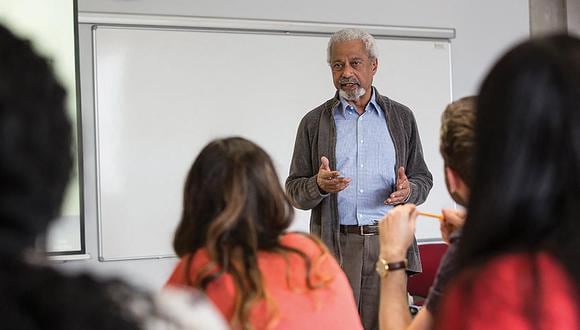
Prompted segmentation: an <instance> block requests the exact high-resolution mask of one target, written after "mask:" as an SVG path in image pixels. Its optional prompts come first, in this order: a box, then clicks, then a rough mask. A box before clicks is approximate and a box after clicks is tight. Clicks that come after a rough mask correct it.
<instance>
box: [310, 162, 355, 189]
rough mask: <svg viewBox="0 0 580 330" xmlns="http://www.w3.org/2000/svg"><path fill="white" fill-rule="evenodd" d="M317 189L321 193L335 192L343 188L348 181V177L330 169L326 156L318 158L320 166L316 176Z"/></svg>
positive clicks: (346, 185)
mask: <svg viewBox="0 0 580 330" xmlns="http://www.w3.org/2000/svg"><path fill="white" fill-rule="evenodd" d="M316 183H317V184H318V189H320V192H322V193H335V192H339V191H341V190H344V189H345V188H346V187H348V184H349V183H350V178H345V177H341V176H340V173H339V172H338V171H331V170H330V166H329V164H328V158H326V157H324V156H322V157H321V158H320V168H319V169H318V175H317V176H316Z"/></svg>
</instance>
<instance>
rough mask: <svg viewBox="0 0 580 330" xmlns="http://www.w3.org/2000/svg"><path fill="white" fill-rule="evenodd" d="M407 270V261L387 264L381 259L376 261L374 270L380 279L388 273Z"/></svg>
mask: <svg viewBox="0 0 580 330" xmlns="http://www.w3.org/2000/svg"><path fill="white" fill-rule="evenodd" d="M399 269H407V259H405V260H402V261H396V262H387V261H386V260H385V259H383V258H379V260H377V265H376V270H377V273H379V276H380V277H385V276H387V274H388V273H389V272H390V271H393V270H399Z"/></svg>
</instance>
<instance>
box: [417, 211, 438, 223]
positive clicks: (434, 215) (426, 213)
mask: <svg viewBox="0 0 580 330" xmlns="http://www.w3.org/2000/svg"><path fill="white" fill-rule="evenodd" d="M418 213H419V215H423V216H426V217H431V218H436V219H439V221H443V215H442V214H436V213H431V212H422V211H419V212H418Z"/></svg>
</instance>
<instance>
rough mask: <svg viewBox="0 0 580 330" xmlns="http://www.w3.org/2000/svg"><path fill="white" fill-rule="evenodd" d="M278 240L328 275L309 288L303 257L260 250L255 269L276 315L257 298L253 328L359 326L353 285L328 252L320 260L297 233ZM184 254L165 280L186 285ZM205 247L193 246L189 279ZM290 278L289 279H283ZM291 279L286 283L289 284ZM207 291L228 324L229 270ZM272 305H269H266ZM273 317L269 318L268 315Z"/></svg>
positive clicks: (201, 261)
mask: <svg viewBox="0 0 580 330" xmlns="http://www.w3.org/2000/svg"><path fill="white" fill-rule="evenodd" d="M280 243H281V244H282V245H284V246H288V247H293V248H296V249H299V250H300V251H302V252H304V253H305V254H306V255H307V256H308V257H309V258H310V260H311V261H312V265H315V264H316V261H317V260H321V262H320V263H319V264H317V266H316V268H315V271H314V272H313V273H312V275H311V278H312V279H314V281H315V282H316V281H318V280H319V277H318V276H320V277H322V278H330V279H331V281H330V282H329V283H327V284H326V285H325V286H324V287H322V288H319V289H314V290H308V289H307V287H306V282H305V280H306V268H305V265H304V261H303V259H302V257H300V256H298V255H297V254H296V253H291V252H290V253H288V256H287V260H286V259H285V258H284V256H283V255H281V254H279V253H271V252H259V253H258V267H259V268H260V271H261V274H262V279H263V281H264V287H265V290H266V294H267V295H268V296H269V297H270V298H271V299H272V300H273V302H274V304H275V308H276V310H277V312H276V315H274V316H273V315H272V313H268V307H267V305H266V302H265V301H260V302H257V303H256V304H255V305H253V307H252V310H251V312H250V321H251V323H252V325H253V326H254V328H255V329H264V328H267V327H268V326H269V327H272V328H276V329H313V328H318V327H320V328H325V329H326V328H328V329H362V325H361V322H360V319H359V315H358V312H357V307H356V305H355V302H354V298H353V294H352V290H351V288H350V286H349V284H348V281H347V279H346V276H345V275H344V273H343V272H342V270H341V269H340V266H339V265H338V264H337V262H336V260H335V259H334V258H333V257H332V255H330V254H329V253H327V255H326V256H324V257H323V259H319V257H320V255H321V254H322V251H321V250H320V247H318V246H317V245H316V243H314V241H312V240H311V239H310V238H308V237H306V236H304V235H301V234H296V233H290V234H286V235H284V236H282V237H281V239H280ZM186 259H187V256H185V257H184V258H182V259H181V261H180V262H179V263H178V265H177V266H176V268H175V269H174V271H173V274H172V275H171V277H170V278H169V280H168V281H167V284H166V285H177V286H183V285H186V283H187V281H186V277H185V276H186V274H185V268H186V263H185V262H186ZM209 261H210V260H209V257H208V254H207V251H206V250H205V249H201V250H198V251H197V252H196V253H195V255H194V257H193V258H192V266H191V272H190V274H189V275H188V276H190V277H191V279H194V278H195V275H196V274H197V272H198V271H199V269H201V268H202V267H204V266H206V265H207V264H208V263H209ZM288 279H289V281H288ZM288 283H290V285H288ZM206 294H207V295H208V297H209V298H210V299H211V300H212V301H213V302H214V304H215V305H216V306H217V308H218V310H219V311H220V312H221V313H222V314H223V316H224V317H225V319H226V320H228V321H229V322H230V323H231V321H232V319H233V316H234V303H235V296H236V288H235V285H234V282H233V279H232V277H231V276H230V275H228V274H226V275H223V276H221V277H219V278H217V279H215V280H213V281H212V282H210V284H209V285H208V286H207V288H206ZM270 310H271V309H270ZM272 317H273V318H274V320H273V321H272V319H271V318H272Z"/></svg>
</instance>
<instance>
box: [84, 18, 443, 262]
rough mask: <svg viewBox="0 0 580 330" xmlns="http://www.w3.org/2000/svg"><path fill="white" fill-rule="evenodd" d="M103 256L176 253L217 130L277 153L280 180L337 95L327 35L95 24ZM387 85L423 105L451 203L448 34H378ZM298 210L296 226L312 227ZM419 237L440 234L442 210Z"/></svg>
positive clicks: (428, 142)
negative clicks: (301, 129) (193, 173)
mask: <svg viewBox="0 0 580 330" xmlns="http://www.w3.org/2000/svg"><path fill="white" fill-rule="evenodd" d="M93 38H94V39H93V43H94V44H93V47H94V48H93V51H94V59H93V62H94V79H95V81H94V87H95V127H94V129H95V140H96V146H95V152H96V157H95V158H96V162H97V164H96V171H97V173H96V174H97V175H96V177H97V182H96V185H97V213H98V214H97V220H98V224H99V258H100V260H105V261H106V260H122V259H139V258H159V257H165V256H172V255H173V250H172V247H171V242H172V238H173V233H174V230H175V228H176V226H177V223H178V222H179V217H180V212H181V203H182V190H183V183H184V181H185V176H186V174H187V171H188V169H189V167H190V166H191V164H192V162H193V160H194V159H195V157H196V155H197V154H198V152H199V151H200V150H201V148H202V147H203V146H204V145H205V144H207V143H208V142H209V141H210V140H212V139H215V138H220V137H225V136H231V135H239V136H243V137H245V138H248V139H250V140H252V141H254V142H256V143H258V144H259V145H260V146H261V147H263V148H264V149H265V150H266V151H267V152H268V153H269V154H270V155H271V157H272V158H273V160H274V163H275V166H276V169H277V171H278V175H279V177H280V182H281V184H282V183H283V182H284V181H285V179H286V176H287V175H288V170H289V164H290V159H291V157H292V152H293V146H294V139H295V134H296V129H297V127H298V123H299V121H300V119H301V118H302V117H303V116H304V114H306V113H307V112H308V111H309V110H311V109H313V108H314V107H316V106H318V105H320V104H321V103H322V102H324V101H325V100H327V99H329V98H331V97H332V96H333V95H334V92H335V90H334V87H333V85H332V79H331V72H330V69H329V67H328V65H327V64H326V45H327V42H328V35H315V34H301V35H292V34H287V33H286V34H284V33H280V34H277V33H272V32H270V33H269V32H242V31H215V30H211V31H210V30H201V29H181V30H180V29H169V28H167V29H165V28H139V27H127V26H120V27H115V26H97V27H95V28H94V30H93ZM377 43H378V49H379V70H378V73H377V75H376V76H375V80H374V85H375V86H376V87H377V88H378V90H379V92H380V93H382V94H384V95H387V96H389V97H391V98H392V99H394V100H397V101H399V102H402V103H404V104H406V105H408V106H409V107H411V108H412V109H413V110H414V112H415V115H416V118H417V122H418V126H419V130H420V133H421V138H422V140H423V148H424V152H425V158H426V161H427V163H428V166H429V168H430V170H431V172H432V173H433V176H434V188H433V190H432V191H431V194H430V197H429V199H428V200H427V202H426V203H425V206H424V207H422V208H425V210H429V211H437V210H439V209H440V208H441V207H449V206H452V205H453V203H452V201H451V199H450V198H449V197H448V194H447V191H446V190H445V185H444V181H443V179H442V174H443V165H442V161H441V157H440V156H439V153H438V140H439V135H438V134H439V122H440V114H441V112H442V110H443V108H444V106H445V105H446V104H447V103H448V102H449V101H450V100H451V68H450V52H451V50H450V43H449V41H448V40H421V39H377ZM309 213H310V212H306V211H298V212H297V215H296V219H295V222H294V224H293V226H292V229H293V230H302V231H308V221H309ZM417 236H418V238H435V237H439V225H438V223H436V222H435V221H432V220H425V221H424V222H420V223H419V226H418V231H417Z"/></svg>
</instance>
